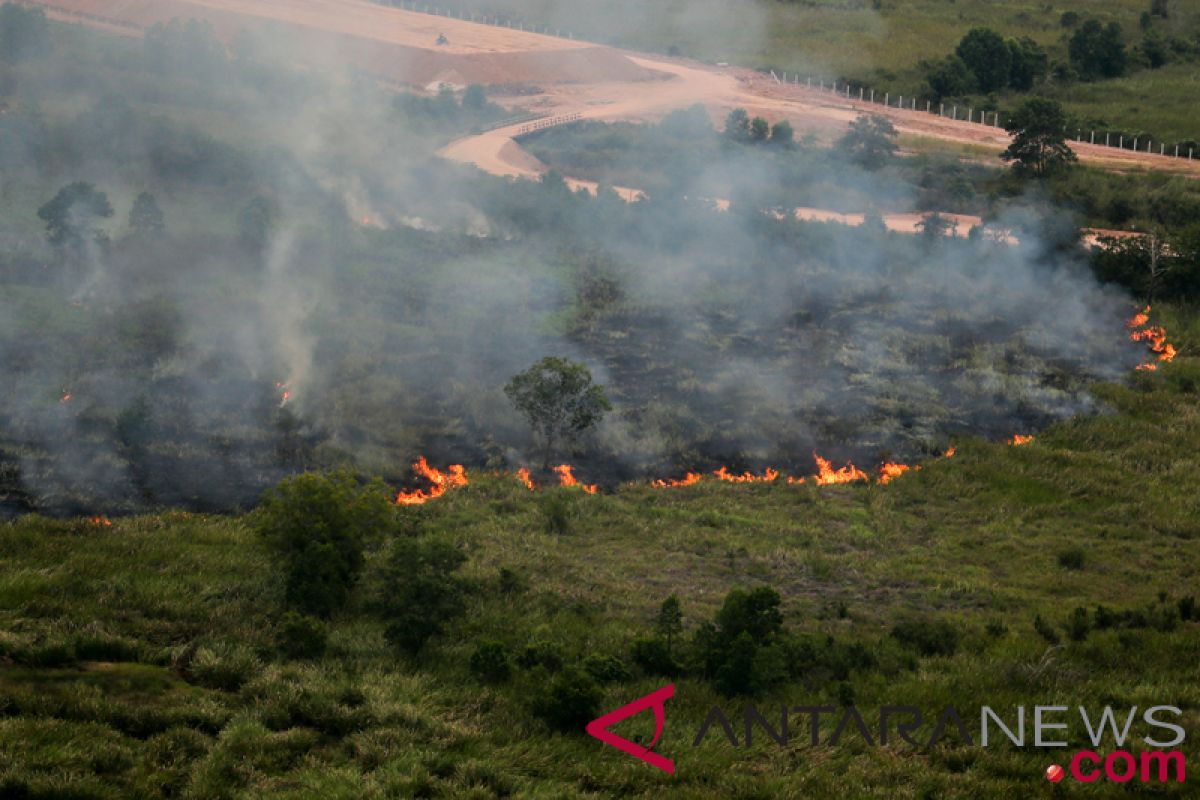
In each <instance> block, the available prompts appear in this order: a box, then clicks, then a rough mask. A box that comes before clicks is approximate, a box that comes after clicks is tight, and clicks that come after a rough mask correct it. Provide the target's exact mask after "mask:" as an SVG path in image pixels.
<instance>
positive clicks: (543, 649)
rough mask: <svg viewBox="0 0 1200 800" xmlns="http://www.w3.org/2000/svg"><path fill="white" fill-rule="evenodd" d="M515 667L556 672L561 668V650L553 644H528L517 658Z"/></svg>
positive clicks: (540, 642)
mask: <svg viewBox="0 0 1200 800" xmlns="http://www.w3.org/2000/svg"><path fill="white" fill-rule="evenodd" d="M517 665H518V666H520V667H521V668H522V669H534V668H536V667H542V668H544V669H547V670H549V671H550V672H558V671H559V670H560V669H562V666H563V653H562V648H561V647H559V646H558V645H557V644H554V643H553V642H545V641H535V642H530V643H529V644H527V645H525V647H524V649H522V650H521V653H520V654H519V655H518V656H517Z"/></svg>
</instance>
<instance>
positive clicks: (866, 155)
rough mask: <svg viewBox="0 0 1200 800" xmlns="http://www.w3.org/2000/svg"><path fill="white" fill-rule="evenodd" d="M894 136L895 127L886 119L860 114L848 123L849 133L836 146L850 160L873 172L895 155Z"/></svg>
mask: <svg viewBox="0 0 1200 800" xmlns="http://www.w3.org/2000/svg"><path fill="white" fill-rule="evenodd" d="M896 136H897V133H896V127H895V126H894V125H892V123H891V121H890V120H888V118H887V117H882V116H879V115H878V114H869V115H868V114H862V115H860V116H859V117H858V119H856V120H854V122H852V123H850V130H849V132H848V133H847V134H846V135H845V136H843V137H842V139H841V141H840V142H839V143H838V146H839V147H840V148H841V149H842V150H843V151H844V152H845V153H846V154H847V155H848V156H849V157H850V160H852V161H854V162H856V163H858V164H861V165H862V166H863V167H865V168H866V169H869V170H875V169H879V168H880V167H882V166H883V165H884V164H886V163H887V162H888V160H889V159H891V157H892V156H893V155H895V153H896Z"/></svg>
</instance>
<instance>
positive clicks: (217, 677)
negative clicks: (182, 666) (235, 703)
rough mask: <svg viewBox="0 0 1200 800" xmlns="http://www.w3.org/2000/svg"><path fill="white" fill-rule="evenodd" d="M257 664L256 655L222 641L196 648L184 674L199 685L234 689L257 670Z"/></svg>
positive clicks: (223, 689)
mask: <svg viewBox="0 0 1200 800" xmlns="http://www.w3.org/2000/svg"><path fill="white" fill-rule="evenodd" d="M260 667H261V664H260V662H259V660H258V656H256V655H255V654H254V652H253V651H252V650H250V649H249V648H247V647H243V646H241V645H236V644H228V643H224V642H222V643H220V644H216V645H213V646H212V647H200V648H197V650H196V652H195V654H194V655H193V656H192V657H191V660H190V662H189V663H188V667H187V673H186V675H185V677H186V678H187V679H188V680H189V681H190V682H191V683H194V684H196V685H198V686H204V687H206V688H209V689H219V690H221V691H223V692H236V691H237V690H238V689H240V688H242V685H243V684H245V683H246V682H247V681H249V680H250V679H251V678H252V677H254V675H256V674H257V673H258V671H259V669H260Z"/></svg>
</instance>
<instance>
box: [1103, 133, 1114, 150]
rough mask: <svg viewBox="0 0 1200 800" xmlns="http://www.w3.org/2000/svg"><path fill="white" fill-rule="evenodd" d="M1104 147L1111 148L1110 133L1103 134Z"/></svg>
mask: <svg viewBox="0 0 1200 800" xmlns="http://www.w3.org/2000/svg"><path fill="white" fill-rule="evenodd" d="M1104 146H1105V147H1112V131H1105V133H1104Z"/></svg>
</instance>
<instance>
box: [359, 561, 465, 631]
mask: <svg viewBox="0 0 1200 800" xmlns="http://www.w3.org/2000/svg"><path fill="white" fill-rule="evenodd" d="M466 560H467V557H466V556H465V555H463V553H462V551H461V550H459V549H458V548H457V547H455V546H454V545H452V544H450V543H449V542H445V541H442V540H439V539H434V538H425V539H399V540H397V541H396V542H395V543H394V544H393V545H392V550H391V553H390V554H389V555H388V558H387V564H386V566H385V567H384V571H383V580H382V589H383V596H382V599H381V602H380V606H381V608H382V610H383V613H384V615H385V617H386V618H387V619H388V621H389V623H390V624H389V625H388V628H387V630H386V631H385V632H384V635H385V637H386V638H387V640H388V642H389V643H391V644H392V645H393V646H394V647H397V648H399V649H401V650H403V651H405V652H407V653H409V654H410V655H415V654H416V653H418V652H420V650H421V648H422V647H424V646H425V643H426V642H427V641H429V639H430V638H432V637H433V636H434V635H435V634H437V633H438V632H439V631H441V629H442V627H443V626H444V625H445V624H446V623H447V622H449V621H450V620H452V619H454V618H455V617H458V616H460V615H461V614H462V613H463V611H464V610H465V605H464V596H465V594H466V585H465V584H464V583H463V581H462V579H460V578H458V577H457V576H455V574H454V573H455V572H456V571H457V570H458V568H459V567H461V566H462V565H463V563H464V562H465V561H466Z"/></svg>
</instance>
